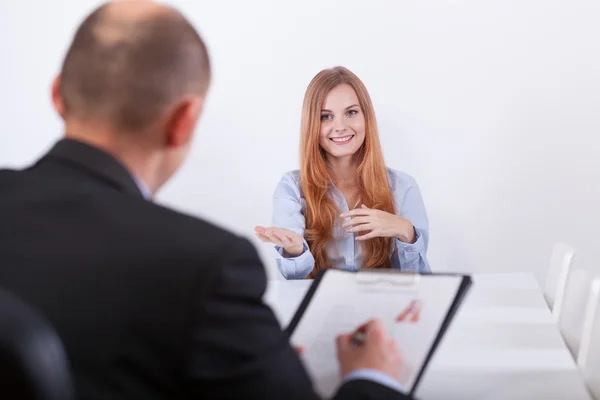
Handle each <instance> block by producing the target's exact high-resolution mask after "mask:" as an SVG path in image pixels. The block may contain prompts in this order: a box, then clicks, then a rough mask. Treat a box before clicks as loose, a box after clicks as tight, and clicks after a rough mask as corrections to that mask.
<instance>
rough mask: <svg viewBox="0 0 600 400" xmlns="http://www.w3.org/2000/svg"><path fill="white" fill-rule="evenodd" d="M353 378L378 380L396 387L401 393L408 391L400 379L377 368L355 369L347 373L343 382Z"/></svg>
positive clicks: (390, 386) (380, 382) (385, 384)
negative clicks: (397, 379)
mask: <svg viewBox="0 0 600 400" xmlns="http://www.w3.org/2000/svg"><path fill="white" fill-rule="evenodd" d="M353 379H365V380H369V381H373V382H377V383H379V384H380V385H383V386H387V387H389V388H390V389H394V390H396V391H398V392H400V393H406V391H405V389H404V387H403V386H402V385H401V384H400V383H399V382H398V381H396V380H395V379H394V378H392V377H391V376H389V375H387V374H384V373H383V372H381V371H377V370H375V369H370V368H362V369H355V370H354V371H352V372H350V373H349V374H348V375H346V376H345V377H344V379H343V382H344V383H345V382H348V381H351V380H353Z"/></svg>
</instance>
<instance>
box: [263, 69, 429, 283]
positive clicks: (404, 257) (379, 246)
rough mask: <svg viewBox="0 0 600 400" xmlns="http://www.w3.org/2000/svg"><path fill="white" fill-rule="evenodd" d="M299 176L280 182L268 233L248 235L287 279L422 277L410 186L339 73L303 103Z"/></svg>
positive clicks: (366, 103)
mask: <svg viewBox="0 0 600 400" xmlns="http://www.w3.org/2000/svg"><path fill="white" fill-rule="evenodd" d="M301 135H302V138H301V143H300V153H301V154H300V170H299V171H291V172H288V173H286V174H284V175H283V178H282V179H281V181H280V183H279V185H278V186H277V189H276V190H275V194H274V204H273V208H274V210H273V226H271V227H263V226H257V227H256V235H257V236H258V237H259V238H260V239H261V240H262V241H264V242H267V243H273V244H275V248H276V250H277V252H278V259H277V266H278V268H279V271H280V272H281V274H282V275H283V276H284V277H285V278H287V279H304V278H306V277H309V278H312V277H314V276H315V274H316V272H318V270H319V269H323V268H340V269H350V270H357V269H360V268H398V269H401V270H405V271H418V272H427V271H429V270H430V268H429V264H428V262H427V258H426V253H427V247H428V242H429V223H428V219H427V213H426V211H425V206H424V204H423V200H422V198H421V194H420V191H419V187H418V186H417V183H416V182H415V180H414V179H413V178H412V177H411V176H409V175H407V174H405V173H402V172H400V171H395V170H392V169H388V168H386V166H385V161H384V158H383V152H382V150H381V145H380V143H379V134H378V132H377V122H376V120H375V112H374V110H373V105H372V103H371V98H370V96H369V93H368V92H367V89H366V87H365V86H364V84H363V83H362V82H361V80H360V79H359V78H358V77H357V76H356V75H354V74H353V73H352V72H350V71H349V70H348V69H346V68H343V67H336V68H332V69H326V70H323V71H321V72H319V73H318V74H317V75H316V76H315V77H314V78H313V80H312V81H311V83H310V84H309V86H308V89H307V90H306V94H305V96H304V105H303V109H302V126H301Z"/></svg>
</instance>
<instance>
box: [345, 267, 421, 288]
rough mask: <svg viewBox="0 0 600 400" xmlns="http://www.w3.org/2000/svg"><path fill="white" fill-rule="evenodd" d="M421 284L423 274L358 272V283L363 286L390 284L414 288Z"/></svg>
mask: <svg viewBox="0 0 600 400" xmlns="http://www.w3.org/2000/svg"><path fill="white" fill-rule="evenodd" d="M419 282H421V274H419V273H414V272H398V271H377V272H375V271H372V270H361V271H358V272H356V283H358V284H361V285H376V284H380V283H389V284H390V285H395V286H414V285H418V284H419Z"/></svg>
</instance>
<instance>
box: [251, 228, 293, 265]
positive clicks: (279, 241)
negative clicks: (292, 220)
mask: <svg viewBox="0 0 600 400" xmlns="http://www.w3.org/2000/svg"><path fill="white" fill-rule="evenodd" d="M254 232H255V233H256V236H257V237H258V238H259V239H260V240H262V241H263V242H265V243H273V244H275V245H276V246H279V247H281V248H283V250H285V252H286V253H287V256H289V257H298V256H299V255H301V254H302V253H304V238H303V237H302V236H300V235H299V234H297V233H296V232H293V231H290V230H289V229H285V228H275V227H267V228H265V227H263V226H257V227H255V228H254Z"/></svg>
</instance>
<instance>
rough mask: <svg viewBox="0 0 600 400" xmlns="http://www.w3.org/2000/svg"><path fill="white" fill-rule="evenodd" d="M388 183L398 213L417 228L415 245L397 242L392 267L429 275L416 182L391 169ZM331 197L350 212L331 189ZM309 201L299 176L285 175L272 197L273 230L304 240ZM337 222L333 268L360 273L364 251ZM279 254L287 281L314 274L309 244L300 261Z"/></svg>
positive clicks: (424, 226) (426, 237)
mask: <svg viewBox="0 0 600 400" xmlns="http://www.w3.org/2000/svg"><path fill="white" fill-rule="evenodd" d="M388 181H389V184H390V189H391V190H392V194H393V196H394V199H395V202H396V213H397V214H398V215H399V216H401V217H403V218H406V219H408V220H409V221H410V222H411V223H412V224H413V226H414V228H415V238H416V240H415V243H404V242H402V241H401V240H400V239H396V241H395V242H394V248H393V250H392V254H390V257H391V258H392V267H393V268H398V269H400V270H402V271H415V272H429V271H430V267H429V263H428V262H427V257H426V255H427V246H428V244H429V221H428V218H427V213H426V211H425V205H424V204H423V199H422V197H421V192H420V190H419V187H418V185H417V183H416V181H415V180H414V179H413V178H412V177H411V176H410V175H408V174H405V173H403V172H400V171H396V170H392V169H388ZM329 193H330V196H331V198H332V199H333V201H334V202H335V204H336V206H337V207H338V208H339V210H340V213H342V212H345V211H348V210H349V208H348V204H347V203H346V199H345V198H344V195H343V194H342V193H341V192H340V191H339V190H338V189H337V188H336V187H335V185H333V183H332V184H331V185H330V192H329ZM305 211H306V201H305V199H304V197H303V195H302V193H301V191H300V173H299V171H291V172H288V173H286V174H284V175H283V177H282V178H281V181H280V182H279V184H278V185H277V188H276V189H275V194H274V196H273V226H276V227H280V228H287V229H290V230H292V231H294V232H296V233H298V234H300V235H302V236H304V229H305V218H304V214H305ZM344 222H345V221H344V220H342V219H341V218H338V219H337V220H336V222H335V225H334V227H333V230H332V234H333V240H331V242H330V244H329V248H328V254H329V258H330V259H331V261H332V266H333V268H338V269H346V270H358V269H360V268H362V265H363V259H362V248H361V246H360V242H357V241H356V240H355V237H356V233H348V232H347V231H346V230H345V229H344V228H342V224H343V223H344ZM275 248H276V250H277V267H278V268H279V271H280V272H281V274H282V275H283V276H284V277H285V278H286V279H304V278H306V277H307V276H308V274H309V273H310V272H311V271H312V270H313V268H314V266H315V259H314V257H313V255H312V253H311V252H310V249H309V247H308V243H307V242H306V240H305V241H304V250H305V251H304V253H302V254H301V255H300V256H298V257H285V254H284V251H283V249H282V248H279V247H278V246H275Z"/></svg>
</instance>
